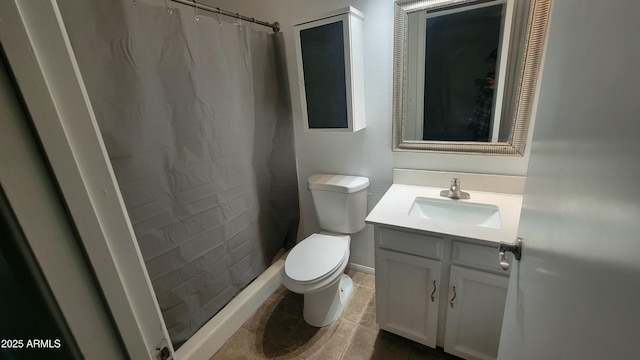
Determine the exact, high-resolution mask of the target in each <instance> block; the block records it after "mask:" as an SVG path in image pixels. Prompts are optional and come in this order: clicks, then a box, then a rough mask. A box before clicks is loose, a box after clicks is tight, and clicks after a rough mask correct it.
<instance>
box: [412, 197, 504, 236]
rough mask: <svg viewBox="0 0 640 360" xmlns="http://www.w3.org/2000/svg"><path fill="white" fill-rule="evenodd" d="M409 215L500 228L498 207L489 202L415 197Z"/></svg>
mask: <svg viewBox="0 0 640 360" xmlns="http://www.w3.org/2000/svg"><path fill="white" fill-rule="evenodd" d="M409 215H411V216H416V217H421V218H425V219H432V220H438V221H447V222H452V223H458V224H463V225H471V226H480V227H487V228H494V229H500V228H502V223H501V221H500V208H498V207H497V206H496V205H491V204H479V203H472V202H466V201H465V202H463V201H460V200H450V199H434V198H426V197H417V198H416V199H415V200H414V202H413V205H411V210H409Z"/></svg>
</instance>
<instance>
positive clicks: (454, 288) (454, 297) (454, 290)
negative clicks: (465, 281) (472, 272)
mask: <svg viewBox="0 0 640 360" xmlns="http://www.w3.org/2000/svg"><path fill="white" fill-rule="evenodd" d="M457 295H458V294H456V287H455V286H454V287H453V297H452V298H451V301H450V302H449V305H451V308H452V309H453V300H455V299H456V296H457Z"/></svg>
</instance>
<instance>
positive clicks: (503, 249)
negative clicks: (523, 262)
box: [498, 238, 522, 270]
mask: <svg viewBox="0 0 640 360" xmlns="http://www.w3.org/2000/svg"><path fill="white" fill-rule="evenodd" d="M507 252H510V253H513V257H514V258H515V259H516V260H520V258H521V257H522V238H518V239H516V242H515V243H513V244H511V243H506V242H500V245H498V254H499V257H498V260H499V261H500V267H501V268H502V269H503V270H509V268H510V267H511V263H509V259H507V255H506V253H507Z"/></svg>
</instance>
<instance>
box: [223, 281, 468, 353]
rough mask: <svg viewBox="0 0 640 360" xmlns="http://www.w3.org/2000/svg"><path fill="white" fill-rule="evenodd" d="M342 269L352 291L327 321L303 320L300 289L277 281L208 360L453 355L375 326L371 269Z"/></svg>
mask: <svg viewBox="0 0 640 360" xmlns="http://www.w3.org/2000/svg"><path fill="white" fill-rule="evenodd" d="M347 274H348V275H349V276H350V277H351V278H352V279H353V283H354V292H353V295H352V297H351V299H350V300H349V302H348V303H347V306H346V308H345V310H344V312H343V314H342V316H341V317H340V318H339V319H338V320H336V321H335V322H333V323H332V324H331V325H329V326H326V327H324V328H314V327H311V326H309V325H307V323H306V322H305V321H304V319H303V318H302V295H299V294H295V293H292V292H290V291H289V290H287V289H286V288H284V287H280V289H278V290H277V291H276V292H275V293H274V294H273V295H271V297H269V299H267V301H266V302H265V303H264V304H263V305H262V306H261V307H260V308H259V309H258V310H257V311H256V313H255V314H254V315H253V316H252V317H251V318H250V319H249V320H247V322H246V323H244V325H242V327H241V328H240V329H239V330H238V331H237V332H236V333H235V334H234V335H233V336H232V337H231V338H230V339H229V340H228V341H227V342H226V343H225V344H224V345H223V346H222V348H221V349H220V350H219V351H218V352H217V353H216V354H215V355H214V356H213V357H212V358H211V360H232V359H251V360H253V359H297V360H299V359H319V360H338V359H345V360H347V359H381V360H387V359H391V360H400V359H412V360H413V359H422V360H454V359H459V358H457V357H455V356H451V355H448V354H445V353H444V352H442V351H441V350H433V349H431V348H428V347H426V346H423V345H420V344H417V343H415V342H413V341H410V340H407V339H404V338H402V337H400V336H397V335H394V334H391V333H388V332H386V331H383V330H380V329H379V328H378V324H377V323H376V319H375V296H374V286H375V285H374V284H375V282H374V277H373V275H369V274H364V273H361V272H356V271H353V270H349V271H348V272H347Z"/></svg>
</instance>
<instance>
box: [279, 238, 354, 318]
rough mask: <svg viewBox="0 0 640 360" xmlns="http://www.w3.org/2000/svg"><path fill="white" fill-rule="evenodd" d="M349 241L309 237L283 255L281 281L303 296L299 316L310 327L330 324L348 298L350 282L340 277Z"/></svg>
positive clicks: (343, 275)
mask: <svg viewBox="0 0 640 360" xmlns="http://www.w3.org/2000/svg"><path fill="white" fill-rule="evenodd" d="M350 241H351V237H350V236H349V235H338V234H328V233H318V234H313V235H311V236H309V237H308V238H306V239H304V240H302V241H301V242H300V243H299V244H298V245H297V246H296V247H294V248H293V249H292V250H291V252H289V254H288V255H287V259H286V261H285V265H284V274H283V277H282V281H283V283H284V286H285V287H287V288H288V289H289V290H291V291H293V292H295V293H298V294H303V295H304V310H303V316H304V320H305V321H306V322H307V323H308V324H309V325H311V326H315V327H323V326H326V325H329V324H331V323H332V322H333V321H335V320H336V319H337V318H338V317H339V316H340V314H342V310H343V309H344V306H345V305H346V303H347V301H348V300H349V298H350V297H351V294H352V292H353V281H352V280H351V278H349V276H347V275H346V274H344V270H345V268H346V267H347V264H348V262H349V243H350Z"/></svg>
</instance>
